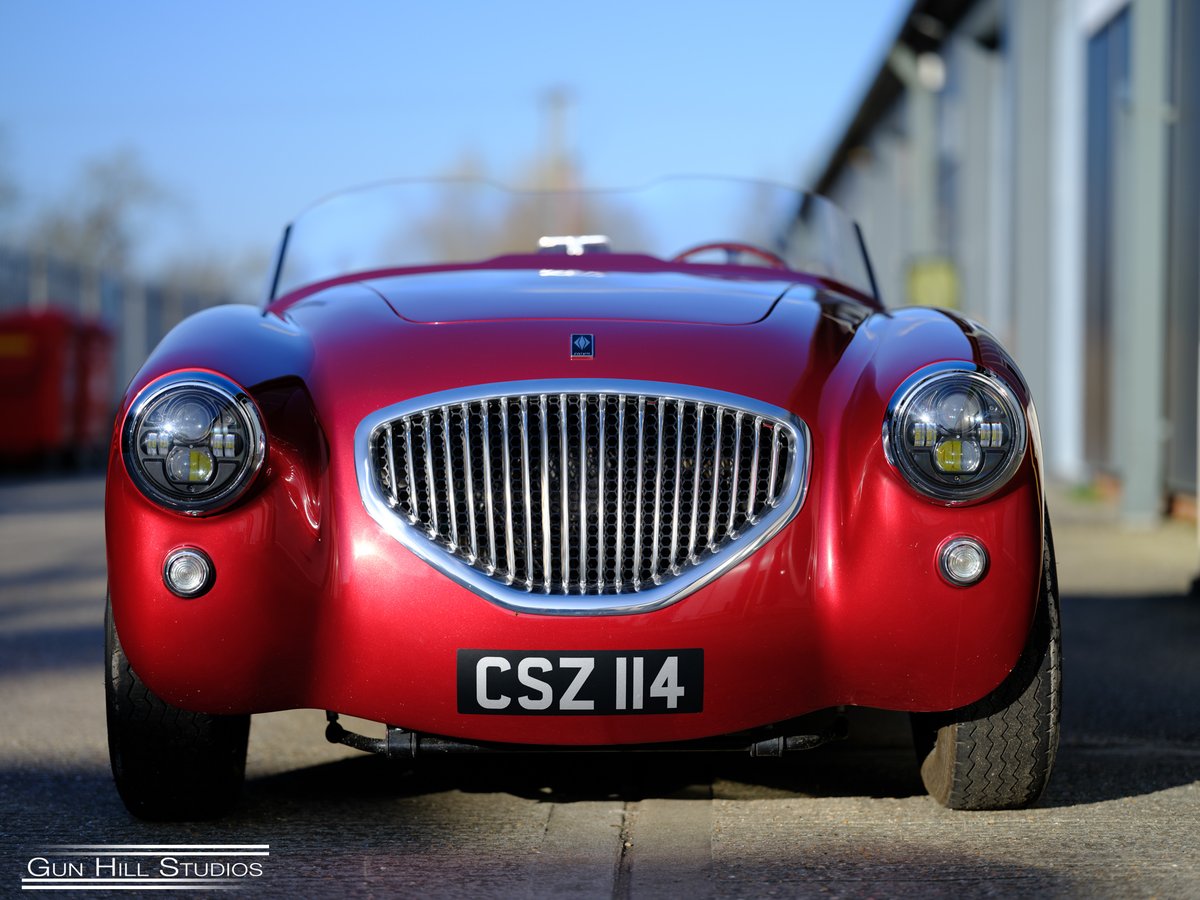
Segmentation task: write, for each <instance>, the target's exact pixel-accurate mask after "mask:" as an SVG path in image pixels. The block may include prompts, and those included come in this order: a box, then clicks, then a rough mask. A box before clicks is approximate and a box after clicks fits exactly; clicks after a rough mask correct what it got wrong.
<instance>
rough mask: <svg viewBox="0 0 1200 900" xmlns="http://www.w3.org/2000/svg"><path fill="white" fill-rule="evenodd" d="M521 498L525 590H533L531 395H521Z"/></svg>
mask: <svg viewBox="0 0 1200 900" xmlns="http://www.w3.org/2000/svg"><path fill="white" fill-rule="evenodd" d="M521 499H522V501H523V503H524V504H525V590H527V591H532V590H533V481H532V480H530V477H529V395H528V394H522V395H521Z"/></svg>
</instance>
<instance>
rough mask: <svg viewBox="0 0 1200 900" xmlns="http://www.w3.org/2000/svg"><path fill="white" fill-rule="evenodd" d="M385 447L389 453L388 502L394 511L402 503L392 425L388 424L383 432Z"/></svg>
mask: <svg viewBox="0 0 1200 900" xmlns="http://www.w3.org/2000/svg"><path fill="white" fill-rule="evenodd" d="M383 446H384V449H385V450H386V451H387V464H388V500H389V501H390V503H391V506H392V508H393V509H395V508H396V506H397V505H398V504H399V503H400V496H399V494H398V493H397V488H396V447H395V445H394V443H393V442H392V423H391V422H388V424H387V425H386V427H385V428H384V431H383Z"/></svg>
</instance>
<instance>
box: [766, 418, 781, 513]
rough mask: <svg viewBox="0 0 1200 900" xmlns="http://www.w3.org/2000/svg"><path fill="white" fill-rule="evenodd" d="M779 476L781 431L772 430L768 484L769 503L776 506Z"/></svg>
mask: <svg viewBox="0 0 1200 900" xmlns="http://www.w3.org/2000/svg"><path fill="white" fill-rule="evenodd" d="M778 475H779V429H778V428H772V429H771V479H770V481H768V482H767V502H768V503H770V504H771V505H772V506H775V505H776V503H777V501H776V499H775V484H776V478H777V477H778Z"/></svg>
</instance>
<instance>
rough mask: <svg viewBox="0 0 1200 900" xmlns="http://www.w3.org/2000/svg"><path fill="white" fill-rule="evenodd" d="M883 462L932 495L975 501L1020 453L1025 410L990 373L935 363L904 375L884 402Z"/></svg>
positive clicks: (1003, 477) (1009, 470)
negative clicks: (905, 379) (908, 376)
mask: <svg viewBox="0 0 1200 900" xmlns="http://www.w3.org/2000/svg"><path fill="white" fill-rule="evenodd" d="M883 438H884V447H885V449H886V452H887V457H888V461H889V462H890V463H891V464H892V465H893V466H895V467H896V468H897V469H899V470H900V472H901V473H902V474H903V475H904V477H905V479H906V480H907V481H908V483H909V484H911V485H912V486H913V487H914V488H916V489H917V490H918V491H920V492H921V493H923V494H927V495H928V496H930V497H934V498H936V499H938V500H945V501H948V502H962V501H967V500H978V499H979V498H981V497H986V496H987V495H988V494H991V493H992V492H994V491H996V490H999V489H1000V487H1002V486H1003V485H1004V483H1005V482H1007V481H1008V479H1009V478H1011V477H1012V475H1013V473H1014V472H1015V471H1016V470H1017V466H1019V465H1020V463H1021V459H1022V458H1023V457H1024V455H1025V440H1026V428H1025V415H1024V412H1023V411H1022V409H1021V406H1020V404H1019V403H1018V402H1017V400H1016V398H1015V397H1014V396H1013V393H1012V391H1011V390H1010V389H1009V388H1008V386H1007V385H1006V384H1005V383H1004V382H1003V381H1001V380H1000V379H999V378H998V377H996V376H995V375H993V374H992V373H990V372H987V371H985V370H983V369H980V368H978V367H977V366H974V365H971V364H970V363H942V364H939V365H937V366H931V367H929V368H928V369H922V370H921V371H920V372H917V373H916V374H915V375H913V376H912V377H911V378H909V379H908V380H907V381H906V382H905V383H904V384H903V385H901V386H900V389H899V390H898V391H896V394H895V395H894V396H893V397H892V401H891V403H889V404H888V412H887V417H886V418H885V420H884V425H883Z"/></svg>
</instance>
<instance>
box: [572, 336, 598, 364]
mask: <svg viewBox="0 0 1200 900" xmlns="http://www.w3.org/2000/svg"><path fill="white" fill-rule="evenodd" d="M595 355H596V336H595V335H594V334H573V335H571V359H591V358H592V357H593V356H595Z"/></svg>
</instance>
